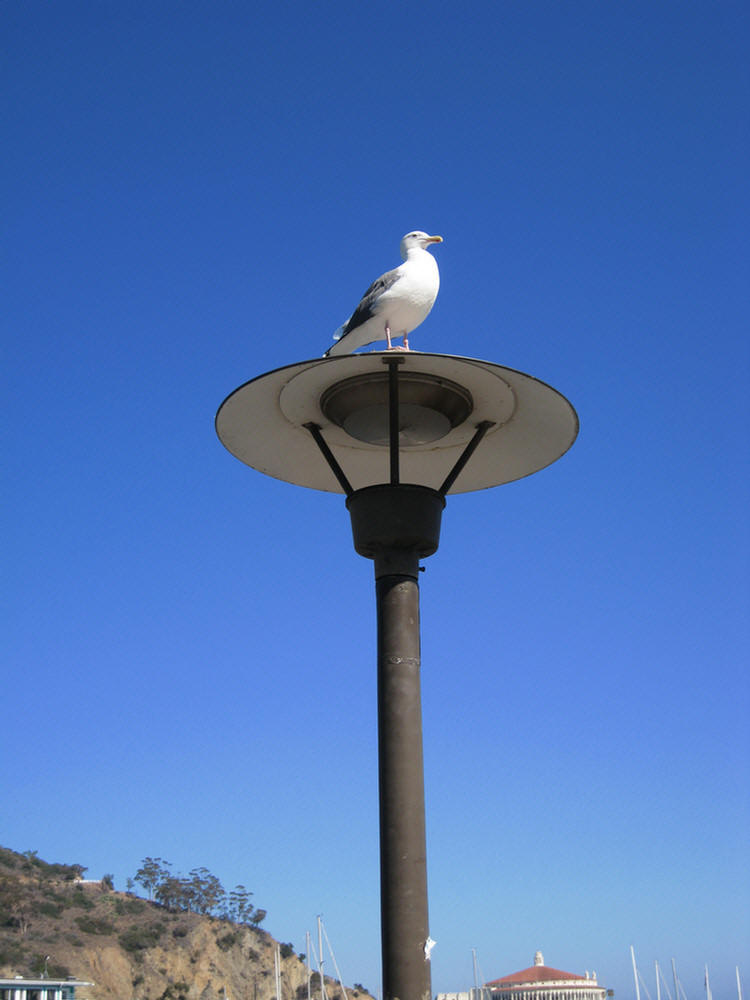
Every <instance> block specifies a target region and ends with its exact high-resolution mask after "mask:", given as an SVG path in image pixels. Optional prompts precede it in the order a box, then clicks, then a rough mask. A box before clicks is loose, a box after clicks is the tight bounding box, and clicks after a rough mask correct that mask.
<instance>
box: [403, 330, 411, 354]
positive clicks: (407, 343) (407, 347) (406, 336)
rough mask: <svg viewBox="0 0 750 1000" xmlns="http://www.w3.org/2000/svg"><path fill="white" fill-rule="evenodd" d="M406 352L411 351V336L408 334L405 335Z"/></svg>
mask: <svg viewBox="0 0 750 1000" xmlns="http://www.w3.org/2000/svg"><path fill="white" fill-rule="evenodd" d="M404 350H405V351H409V350H411V348H410V347H409V334H408V333H405V334H404Z"/></svg>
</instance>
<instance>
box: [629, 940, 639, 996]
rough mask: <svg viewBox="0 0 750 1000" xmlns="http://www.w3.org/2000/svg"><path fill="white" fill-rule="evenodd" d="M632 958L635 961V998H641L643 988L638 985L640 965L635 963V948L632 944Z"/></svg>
mask: <svg viewBox="0 0 750 1000" xmlns="http://www.w3.org/2000/svg"><path fill="white" fill-rule="evenodd" d="M630 958H631V959H632V962H633V979H634V980H635V1000H641V988H640V986H639V985H638V966H637V965H636V964H635V949H634V948H633V946H632V944H631V946H630Z"/></svg>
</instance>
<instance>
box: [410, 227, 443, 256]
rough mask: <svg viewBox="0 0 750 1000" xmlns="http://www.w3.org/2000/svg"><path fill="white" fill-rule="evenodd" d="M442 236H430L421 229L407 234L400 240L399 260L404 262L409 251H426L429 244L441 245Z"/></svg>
mask: <svg viewBox="0 0 750 1000" xmlns="http://www.w3.org/2000/svg"><path fill="white" fill-rule="evenodd" d="M442 242H443V237H442V236H430V235H428V234H427V233H423V232H422V230H421V229H415V230H414V232H411V233H407V234H406V236H404V238H403V239H402V240H401V258H402V259H403V260H406V258H407V257H408V255H409V251H410V250H426V249H427V247H428V246H429V245H430V243H442Z"/></svg>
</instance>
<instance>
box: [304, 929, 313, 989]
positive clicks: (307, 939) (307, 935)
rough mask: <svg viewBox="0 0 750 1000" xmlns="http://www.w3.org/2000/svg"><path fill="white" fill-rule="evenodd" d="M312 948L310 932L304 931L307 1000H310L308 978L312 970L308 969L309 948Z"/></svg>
mask: <svg viewBox="0 0 750 1000" xmlns="http://www.w3.org/2000/svg"><path fill="white" fill-rule="evenodd" d="M311 946H312V941H311V940H310V931H305V964H306V965H307V1000H312V996H311V995H310V977H311V976H312V970H311V967H310V948H311Z"/></svg>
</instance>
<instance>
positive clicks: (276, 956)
mask: <svg viewBox="0 0 750 1000" xmlns="http://www.w3.org/2000/svg"><path fill="white" fill-rule="evenodd" d="M273 966H274V972H275V973H276V1000H281V955H280V949H279V946H278V945H276V951H275V952H274V953H273Z"/></svg>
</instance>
